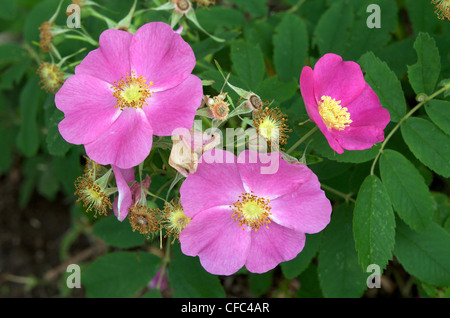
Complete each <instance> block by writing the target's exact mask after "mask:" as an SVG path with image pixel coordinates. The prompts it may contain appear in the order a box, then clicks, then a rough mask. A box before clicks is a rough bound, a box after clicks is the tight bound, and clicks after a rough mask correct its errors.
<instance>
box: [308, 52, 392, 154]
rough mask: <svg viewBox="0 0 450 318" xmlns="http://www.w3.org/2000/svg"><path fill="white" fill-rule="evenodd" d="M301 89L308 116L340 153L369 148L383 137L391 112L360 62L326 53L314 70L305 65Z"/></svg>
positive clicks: (332, 146)
mask: <svg viewBox="0 0 450 318" xmlns="http://www.w3.org/2000/svg"><path fill="white" fill-rule="evenodd" d="M300 90H301V94H302V96H303V100H304V102H305V107H306V111H307V113H308V115H309V117H310V118H311V119H312V120H313V121H314V122H315V123H316V124H317V126H318V127H319V129H320V131H321V132H322V133H323V134H324V136H325V138H326V139H327V141H328V143H329V144H330V147H331V148H333V149H334V150H335V151H336V152H337V153H343V152H344V149H348V150H363V149H368V148H371V147H372V146H373V144H375V143H378V142H381V141H383V140H384V131H383V130H384V128H385V127H386V126H387V124H388V123H389V121H390V116H389V112H388V111H387V110H386V109H385V108H382V106H381V104H380V101H379V99H378V96H377V95H376V94H375V93H374V91H373V90H372V88H371V87H370V86H369V84H367V83H366V81H365V80H364V76H363V73H362V71H361V68H360V66H359V65H358V64H357V63H355V62H351V61H346V62H344V61H342V58H341V57H340V56H339V55H336V54H331V53H329V54H325V55H324V56H323V57H322V58H320V59H319V60H318V61H317V63H316V65H315V67H314V70H312V69H311V68H310V67H309V66H305V67H304V68H303V70H302V73H301V75H300Z"/></svg>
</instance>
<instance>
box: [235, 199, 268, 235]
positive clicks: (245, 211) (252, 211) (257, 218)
mask: <svg viewBox="0 0 450 318" xmlns="http://www.w3.org/2000/svg"><path fill="white" fill-rule="evenodd" d="M231 209H232V210H233V214H232V216H231V217H232V218H233V219H234V221H236V222H238V223H239V226H241V227H242V229H243V230H245V227H244V225H245V226H248V227H250V228H252V229H254V230H255V231H258V229H259V228H260V227H261V226H263V225H264V224H268V223H270V215H271V214H272V213H271V212H270V210H271V207H270V205H269V200H268V199H265V198H260V197H257V196H256V195H254V194H253V192H251V193H242V195H240V196H239V200H238V201H236V202H235V203H233V205H232V206H231ZM266 228H269V227H268V226H267V225H266Z"/></svg>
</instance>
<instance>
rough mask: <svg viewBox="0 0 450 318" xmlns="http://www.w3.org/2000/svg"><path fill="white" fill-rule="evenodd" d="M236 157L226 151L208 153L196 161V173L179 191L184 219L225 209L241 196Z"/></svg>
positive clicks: (241, 190)
mask: <svg viewBox="0 0 450 318" xmlns="http://www.w3.org/2000/svg"><path fill="white" fill-rule="evenodd" d="M244 192H245V190H244V187H243V185H242V181H241V177H240V176H239V171H238V168H237V166H236V157H235V156H234V155H233V154H232V153H231V152H228V151H223V150H220V149H211V150H209V151H207V152H205V154H203V156H202V157H201V158H200V162H199V164H198V167H197V171H196V173H194V174H190V175H189V176H188V177H187V178H186V180H185V181H184V182H183V184H182V185H181V188H180V200H181V205H182V206H183V210H184V212H185V214H186V215H187V216H188V217H191V218H192V217H194V216H195V215H197V214H198V213H199V212H201V211H203V210H206V209H209V208H212V207H218V206H226V207H229V206H230V205H232V204H233V203H234V202H236V201H237V200H238V199H239V195H241V194H242V193H244Z"/></svg>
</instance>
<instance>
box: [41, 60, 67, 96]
mask: <svg viewBox="0 0 450 318" xmlns="http://www.w3.org/2000/svg"><path fill="white" fill-rule="evenodd" d="M37 73H38V74H39V77H40V79H41V81H40V84H41V87H42V89H44V90H45V91H46V92H47V93H53V94H55V93H56V92H57V91H58V90H59V88H60V87H61V85H62V84H63V83H64V79H63V73H62V72H61V70H60V69H59V67H58V65H56V64H53V63H48V62H42V63H41V64H40V65H39V68H38V69H37Z"/></svg>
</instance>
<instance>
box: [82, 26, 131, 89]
mask: <svg viewBox="0 0 450 318" xmlns="http://www.w3.org/2000/svg"><path fill="white" fill-rule="evenodd" d="M132 38H133V35H132V34H131V33H128V32H126V31H122V30H114V29H108V30H106V31H104V32H102V34H100V38H99V45H100V46H99V48H98V49H95V50H93V51H91V52H89V54H88V55H87V56H86V57H85V58H84V59H83V61H81V63H80V64H79V65H77V66H76V67H75V74H76V75H81V74H83V75H91V76H94V77H97V78H99V79H101V80H104V81H106V82H108V83H109V84H113V83H114V82H115V81H117V80H119V79H120V78H121V77H123V76H126V74H127V73H130V71H131V68H130V61H129V50H130V44H131V39H132Z"/></svg>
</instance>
